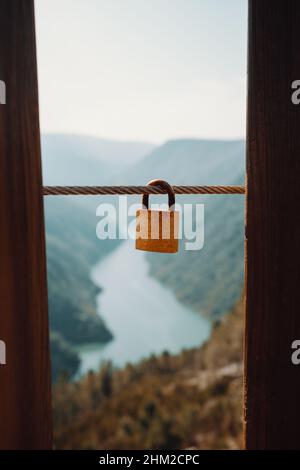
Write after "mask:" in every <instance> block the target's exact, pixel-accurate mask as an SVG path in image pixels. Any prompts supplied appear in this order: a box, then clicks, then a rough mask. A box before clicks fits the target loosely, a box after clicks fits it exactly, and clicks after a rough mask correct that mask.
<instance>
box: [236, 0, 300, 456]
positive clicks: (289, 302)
mask: <svg viewBox="0 0 300 470" xmlns="http://www.w3.org/2000/svg"><path fill="white" fill-rule="evenodd" d="M299 25H300V2H299V1H298V0H289V1H286V0H273V1H272V2H270V1H269V0H249V57H248V68H249V70H248V73H249V81H248V136H247V185H248V188H247V216H246V217H247V226H246V289H247V294H246V297H247V299H246V348H245V360H246V364H245V443H246V448H248V449H291V448H294V449H299V448H300V437H299V419H300V366H296V365H293V364H292V361H291V354H292V349H291V345H292V342H293V340H295V339H300V194H299V188H300V105H299V106H297V105H294V104H293V103H292V101H291V94H292V88H291V85H292V82H293V81H294V80H297V79H298V80H299V79H300V54H299V44H300V26H299Z"/></svg>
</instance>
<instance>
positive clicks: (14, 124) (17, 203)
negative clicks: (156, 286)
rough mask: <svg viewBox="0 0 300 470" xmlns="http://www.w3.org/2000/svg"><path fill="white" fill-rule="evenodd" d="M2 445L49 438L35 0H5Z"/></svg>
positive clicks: (0, 28) (1, 37)
mask: <svg viewBox="0 0 300 470" xmlns="http://www.w3.org/2000/svg"><path fill="white" fill-rule="evenodd" d="M0 80H2V81H4V82H5V84H6V104H0V339H1V340H2V341H4V342H5V344H6V361H7V364H6V365H0V448H1V449H46V448H51V446H52V428H51V400H50V399H51V395H50V368H49V345H48V343H49V335H48V315H47V281H46V261H45V236H44V216H43V200H42V178H41V155H40V132H39V113H38V90H37V66H36V46H35V27H34V6H33V0H0Z"/></svg>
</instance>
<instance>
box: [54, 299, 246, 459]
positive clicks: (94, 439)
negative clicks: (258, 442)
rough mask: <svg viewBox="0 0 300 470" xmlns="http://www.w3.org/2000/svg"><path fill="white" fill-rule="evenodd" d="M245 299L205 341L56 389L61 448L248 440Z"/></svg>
mask: <svg viewBox="0 0 300 470" xmlns="http://www.w3.org/2000/svg"><path fill="white" fill-rule="evenodd" d="M243 325H244V309H243V302H240V303H239V304H238V305H237V306H236V307H235V308H234V309H233V311H232V312H231V313H230V314H229V315H227V316H225V317H223V320H222V321H219V322H217V323H216V325H215V328H214V330H213V332H212V336H211V339H210V340H209V341H208V342H207V343H206V344H205V345H204V346H203V347H201V348H195V349H191V350H186V351H184V352H182V353H181V354H179V355H177V356H171V355H169V354H168V353H167V352H166V353H164V354H162V355H161V356H159V357H154V356H153V357H151V358H149V359H146V360H144V361H142V362H141V363H139V364H137V365H128V366H127V367H125V368H124V369H122V370H118V371H116V370H113V369H112V367H111V366H110V364H106V365H105V366H104V367H103V368H102V369H101V370H100V371H99V373H92V372H91V373H90V374H88V375H87V376H86V377H85V378H83V379H81V380H80V381H79V382H77V383H68V382H67V381H65V380H63V379H61V380H60V382H59V383H58V384H57V385H56V386H55V388H54V394H53V400H54V421H55V443H56V447H57V448H58V449H106V450H107V449H185V448H197V449H237V448H241V446H242V355H243V353H242V345H243Z"/></svg>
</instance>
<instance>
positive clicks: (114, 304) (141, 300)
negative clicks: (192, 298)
mask: <svg viewBox="0 0 300 470" xmlns="http://www.w3.org/2000/svg"><path fill="white" fill-rule="evenodd" d="M158 256H159V255H158ZM148 271H149V267H148V263H147V260H146V257H145V253H143V252H140V251H137V250H135V249H134V242H133V241H132V240H128V241H126V242H124V243H122V244H121V245H120V246H119V247H118V248H117V249H116V250H115V251H114V252H112V253H111V254H110V255H108V256H107V257H106V258H105V259H104V260H103V261H101V262H100V263H99V264H98V265H96V266H95V268H94V269H93V271H92V279H93V281H94V282H95V284H96V285H98V286H99V287H101V288H102V289H103V290H102V292H101V293H100V294H99V295H98V298H97V306H98V312H99V314H101V316H102V318H103V319H104V320H105V322H106V324H107V326H108V328H109V329H110V330H111V331H112V333H113V335H114V339H113V340H112V341H111V342H109V343H108V344H106V345H104V346H103V345H102V346H100V345H96V344H92V345H88V346H82V347H80V349H79V354H80V357H81V367H80V371H79V374H78V375H79V376H82V375H84V374H85V373H86V372H87V371H88V370H97V369H98V367H99V365H100V364H101V362H102V361H107V360H111V361H112V362H113V364H114V365H115V366H117V367H122V366H123V365H125V364H126V363H128V362H132V363H134V362H137V361H139V360H140V359H143V358H145V357H147V356H149V355H150V354H153V353H155V354H159V353H161V352H163V351H166V350H167V351H169V352H170V353H177V352H180V351H181V350H182V349H184V348H190V347H194V346H199V345H201V344H202V343H203V342H204V341H205V340H206V339H207V338H208V337H209V335H210V330H211V324H210V322H209V321H208V320H207V319H206V318H204V317H203V316H201V315H200V314H197V313H195V312H193V311H191V310H189V309H188V308H187V307H185V306H184V305H182V304H181V303H179V302H178V300H177V299H176V297H175V295H174V294H173V292H172V291H171V290H169V289H168V288H166V287H165V286H163V285H162V284H161V283H159V282H158V281H156V280H155V279H153V278H152V277H150V276H149V274H148Z"/></svg>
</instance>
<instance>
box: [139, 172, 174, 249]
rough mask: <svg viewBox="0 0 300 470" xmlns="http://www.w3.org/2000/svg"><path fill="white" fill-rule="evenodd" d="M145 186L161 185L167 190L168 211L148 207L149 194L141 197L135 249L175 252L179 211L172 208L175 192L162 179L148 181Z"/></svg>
mask: <svg viewBox="0 0 300 470" xmlns="http://www.w3.org/2000/svg"><path fill="white" fill-rule="evenodd" d="M147 186H161V187H162V188H165V189H166V191H167V192H168V198H169V200H168V203H169V210H168V211H157V210H150V209H149V194H144V195H143V199H142V204H143V209H139V210H137V212H136V242H135V247H136V249H137V250H143V251H155V252H158V253H177V251H178V232H179V212H178V211H175V210H174V205H175V193H174V190H173V188H172V186H171V185H170V184H169V183H167V182H166V181H164V180H152V181H149V183H148V184H147Z"/></svg>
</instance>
